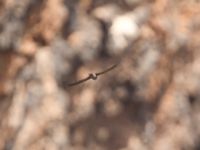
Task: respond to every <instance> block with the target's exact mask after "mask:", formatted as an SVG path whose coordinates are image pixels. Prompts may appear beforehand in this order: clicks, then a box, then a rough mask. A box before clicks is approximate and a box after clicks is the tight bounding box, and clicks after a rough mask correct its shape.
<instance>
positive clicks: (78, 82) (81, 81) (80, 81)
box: [68, 76, 91, 86]
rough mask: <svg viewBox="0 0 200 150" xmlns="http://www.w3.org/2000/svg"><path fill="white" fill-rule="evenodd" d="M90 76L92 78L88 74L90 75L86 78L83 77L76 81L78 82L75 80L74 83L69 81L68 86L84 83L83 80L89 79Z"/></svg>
mask: <svg viewBox="0 0 200 150" xmlns="http://www.w3.org/2000/svg"><path fill="white" fill-rule="evenodd" d="M90 78H91V77H90V76H88V77H86V78H84V79H81V80H79V81H76V82H73V83H69V84H68V86H74V85H78V84H81V83H83V82H85V81H87V80H89V79H90Z"/></svg>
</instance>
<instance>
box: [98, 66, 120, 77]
mask: <svg viewBox="0 0 200 150" xmlns="http://www.w3.org/2000/svg"><path fill="white" fill-rule="evenodd" d="M118 65H119V64H114V65H113V66H111V67H110V68H107V69H106V70H104V71H101V72H98V73H96V75H97V76H99V75H102V74H104V73H106V72H109V71H111V70H113V69H114V68H115V67H117V66H118Z"/></svg>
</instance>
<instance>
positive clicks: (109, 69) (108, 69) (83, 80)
mask: <svg viewBox="0 0 200 150" xmlns="http://www.w3.org/2000/svg"><path fill="white" fill-rule="evenodd" d="M118 65H119V63H118V64H115V65H113V66H111V67H109V68H107V69H106V70H103V71H101V72H97V73H90V74H89V75H88V77H86V78H84V79H81V80H79V81H76V82H73V83H70V84H68V86H74V85H78V84H81V83H83V82H86V81H87V80H90V79H92V80H96V79H97V77H98V76H100V75H102V74H104V73H107V72H109V71H111V70H113V69H114V68H115V67H117V66H118Z"/></svg>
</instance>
